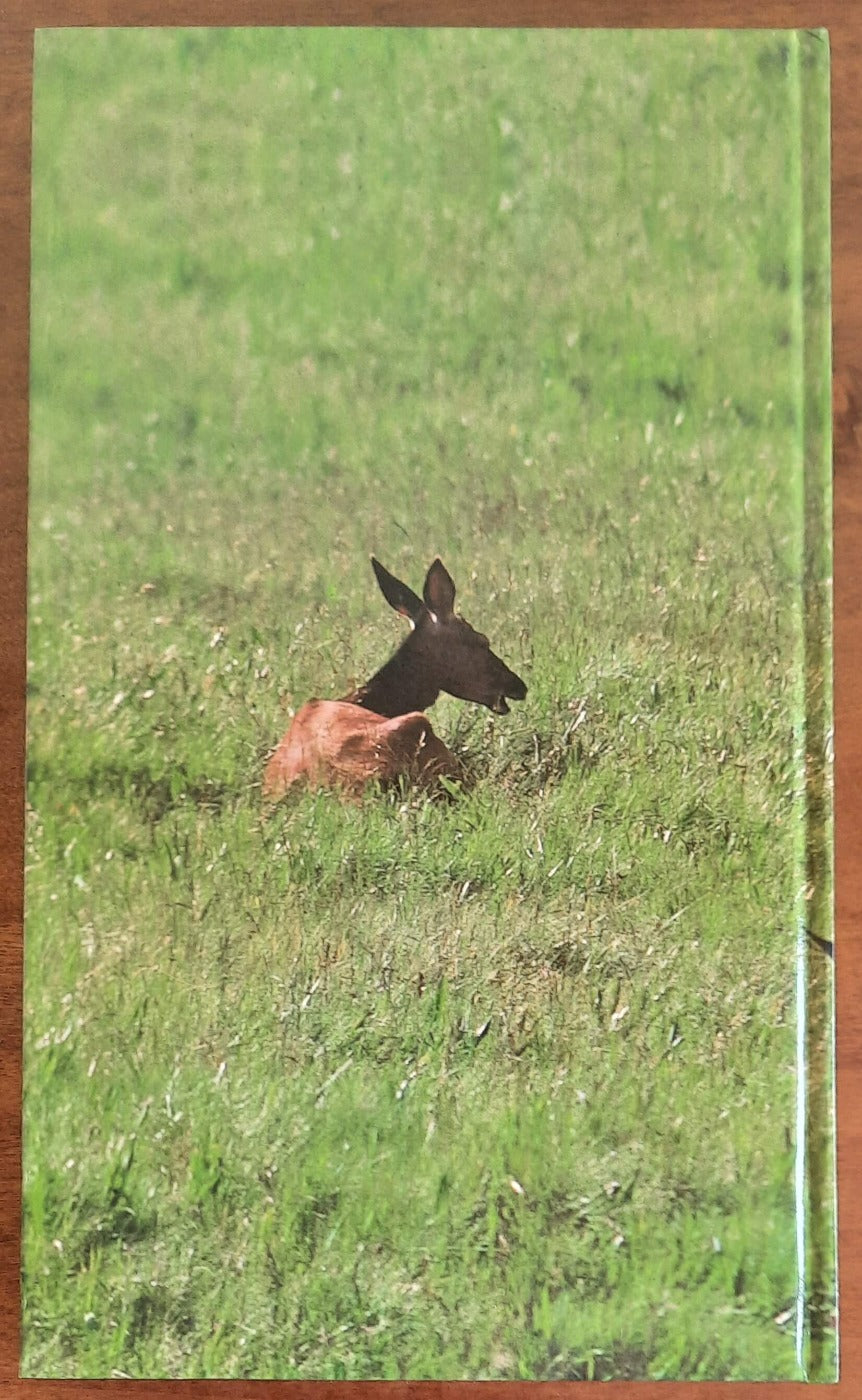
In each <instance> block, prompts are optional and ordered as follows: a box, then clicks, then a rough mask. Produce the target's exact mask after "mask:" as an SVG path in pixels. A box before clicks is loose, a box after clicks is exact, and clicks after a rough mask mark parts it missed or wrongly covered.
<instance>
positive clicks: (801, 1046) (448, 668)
mask: <svg viewBox="0 0 862 1400" xmlns="http://www.w3.org/2000/svg"><path fill="white" fill-rule="evenodd" d="M829 278H830V253H829V47H828V37H827V35H826V34H825V33H824V32H823V31H808V30H806V31H803V30H799V31H753V30H751V31H744V30H739V31H709V30H707V31H685V30H679V31H648V30H638V31H622V30H621V31H610V30H609V31H591V30H506V29H501V30H472V29H458V30H455V29H430V28H425V29H390V28H379V29H370V28H369V29H362V28H359V29H350V28H341V29H322V28H321V29H317V28H315V29H303V28H294V29H290V28H285V29H266V30H264V29H251V28H249V29H194V30H192V29H168V28H161V29H160V28H152V29H137V30H132V29H68V30H47V29H46V30H41V31H39V32H38V33H37V42H36V49H35V72H34V120H33V206H32V291H31V346H32V354H31V452H30V527H29V588H28V608H29V611H28V686H29V696H28V785H27V797H28V831H27V840H28V846H27V873H26V934H25V989H24V990H25V1027H24V1048H25V1054H24V1114H23V1118H24V1143H23V1172H24V1182H23V1186H24V1217H23V1227H22V1279H23V1283H22V1294H23V1318H22V1344H21V1345H22V1355H21V1369H22V1373H23V1374H25V1375H31V1376H51V1377H99V1376H110V1375H114V1376H116V1375H122V1376H130V1377H133V1378H139V1379H144V1378H154V1377H159V1376H171V1377H201V1376H207V1377H216V1378H230V1377H234V1378H238V1377H243V1378H258V1377H279V1378H285V1379H330V1380H347V1379H370V1378H378V1377H380V1378H404V1379H414V1378H431V1379H446V1380H459V1379H476V1378H496V1379H505V1378H518V1379H521V1380H524V1379H529V1380H548V1379H551V1380H577V1379H633V1380H637V1379H660V1378H661V1379H665V1378H667V1379H686V1380H692V1379H720V1380H738V1379H758V1380H759V1379H764V1380H776V1379H795V1380H808V1381H829V1380H834V1379H836V1376H837V1365H838V1342H837V1336H838V1332H837V1259H836V1230H835V1222H836V1193H835V1121H834V1118H835V1114H834V1085H833V1077H834V1049H833V1043H834V1011H833V1001H834V991H833V951H834V950H833V917H832V899H833V891H832V777H831V774H832V753H831V743H832V681H831V671H832V653H831V628H832V624H831V519H830V511H831V438H830V433H831V419H830V302H829ZM369 557H371V558H372V564H373V567H372V564H369Z"/></svg>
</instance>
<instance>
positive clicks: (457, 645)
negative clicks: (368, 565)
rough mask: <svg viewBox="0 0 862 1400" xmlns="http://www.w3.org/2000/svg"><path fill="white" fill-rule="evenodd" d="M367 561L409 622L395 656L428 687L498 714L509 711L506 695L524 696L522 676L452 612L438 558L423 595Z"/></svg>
mask: <svg viewBox="0 0 862 1400" xmlns="http://www.w3.org/2000/svg"><path fill="white" fill-rule="evenodd" d="M371 562H372V564H373V566H374V572H375V574H376V575H377V582H378V583H379V584H380V588H381V591H382V593H383V596H384V597H385V598H386V601H387V602H388V603H389V604H390V605H391V606H392V607H393V608H395V610H396V612H400V613H401V614H402V615H403V616H404V617H406V618H408V619H409V621H410V623H411V625H412V628H413V631H412V632H411V634H410V636H409V637H407V638H406V640H405V641H404V643H403V644H402V646H401V648H400V654H399V659H400V660H402V661H403V662H409V664H410V665H411V667H415V668H416V670H417V672H419V673H420V674H421V675H422V677H423V679H424V680H425V681H426V682H427V683H428V685H429V687H433V688H434V689H435V690H443V691H445V692H446V694H447V695H454V696H455V697H456V698H457V699H459V700H472V701H473V702H474V703H475V704H477V705H485V706H487V708H488V709H489V710H493V711H494V713H495V714H498V715H506V714H508V713H509V706H508V705H507V704H506V701H507V700H523V699H524V696H525V695H526V694H527V687H526V686H525V684H524V682H523V681H522V680H521V678H520V676H516V675H515V672H514V671H510V669H509V667H508V666H507V665H506V663H505V661H501V659H500V657H499V656H496V655H495V654H494V652H493V651H492V650H491V646H490V643H489V641H488V638H487V637H486V636H484V635H483V633H481V632H477V631H476V630H475V629H474V628H473V627H471V626H470V624H469V622H466V621H465V620H464V618H463V617H458V616H457V615H456V614H455V611H454V606H455V585H454V583H453V582H452V579H451V578H450V576H449V574H448V573H447V571H446V569H445V568H444V566H443V564H442V563H441V562H440V560H439V559H435V560H434V563H433V564H432V565H431V567H430V569H429V570H428V573H427V575H426V578H425V587H424V589H423V596H422V597H421V598H419V597H418V596H417V594H415V593H414V592H413V590H412V589H410V588H408V587H407V585H406V584H404V583H401V582H400V580H398V579H396V578H395V577H394V576H393V575H392V574H390V573H389V572H388V571H387V570H386V569H384V568H383V566H382V564H379V563H378V562H377V560H376V559H372V561H371Z"/></svg>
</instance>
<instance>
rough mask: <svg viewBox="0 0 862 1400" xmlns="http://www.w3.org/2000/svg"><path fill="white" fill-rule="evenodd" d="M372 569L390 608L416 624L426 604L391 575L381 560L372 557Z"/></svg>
mask: <svg viewBox="0 0 862 1400" xmlns="http://www.w3.org/2000/svg"><path fill="white" fill-rule="evenodd" d="M371 567H372V568H373V570H374V573H375V575H376V577H377V582H378V583H379V584H380V592H381V593H382V594H383V596H384V598H385V599H386V601H387V603H388V604H389V606H390V608H394V609H395V611H396V612H397V613H400V614H401V616H402V617H409V619H410V621H411V622H412V623H414V624H415V623H416V622H417V621H418V619H419V614H420V613H423V612H424V611H425V604H424V603H423V602H422V599H421V598H420V597H419V595H418V594H417V593H414V592H413V589H412V588H408V587H407V584H406V583H402V582H401V580H400V579H398V578H396V577H395V575H394V574H390V572H389V570H388V569H384V567H383V565H382V564H381V563H380V561H379V560H377V559H375V558H374V555H373V554H372V556H371Z"/></svg>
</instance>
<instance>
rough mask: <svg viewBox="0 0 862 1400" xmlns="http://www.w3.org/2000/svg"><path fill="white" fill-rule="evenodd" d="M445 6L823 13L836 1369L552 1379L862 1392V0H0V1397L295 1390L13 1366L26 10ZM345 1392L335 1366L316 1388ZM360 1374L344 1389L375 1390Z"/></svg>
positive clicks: (761, 1391) (598, 1390)
mask: <svg viewBox="0 0 862 1400" xmlns="http://www.w3.org/2000/svg"><path fill="white" fill-rule="evenodd" d="M327 21H338V22H341V23H352V24H357V23H365V24H367V23H399V24H400V23H406V22H411V23H439V24H489V23H494V24H511V25H514V24H537V25H551V24H553V25H582V26H589V25H594V26H597V25H598V26H606V25H612V26H614V27H627V26H655V27H683V26H698V27H707V26H755V25H756V26H758V27H769V28H802V27H813V26H821V25H823V26H826V27H827V28H828V29H829V30H830V35H831V44H832V76H833V322H834V367H835V372H834V401H835V667H836V674H835V707H836V794H837V796H836V807H837V810H836V874H837V930H836V949H837V957H836V966H837V984H838V1120H839V1134H838V1136H839V1191H840V1269H841V1359H842V1377H841V1381H840V1383H839V1385H838V1386H837V1387H835V1386H829V1387H825V1386H814V1387H808V1386H800V1385H796V1384H793V1383H789V1382H786V1383H777V1384H767V1385H756V1386H754V1385H746V1384H739V1383H737V1384H735V1385H724V1384H718V1383H701V1384H691V1383H679V1384H677V1383H668V1382H661V1383H653V1382H644V1383H639V1384H630V1383H608V1384H595V1385H586V1384H583V1385H562V1384H549V1385H544V1386H543V1387H542V1394H543V1395H546V1396H547V1395H551V1394H554V1395H562V1394H563V1393H564V1392H565V1393H567V1394H572V1395H574V1394H577V1395H582V1394H586V1393H587V1392H588V1391H589V1392H590V1393H593V1394H595V1395H597V1396H601V1397H602V1400H618V1398H619V1400H622V1397H624V1396H629V1397H641V1400H652V1398H653V1397H658V1398H659V1400H682V1397H689V1400H717V1397H719V1396H732V1397H745V1396H749V1395H752V1396H756V1397H758V1400H759V1397H763V1400H767V1398H768V1400H772V1397H789V1396H799V1397H800V1400H801V1398H802V1397H807V1398H810V1397H814V1396H817V1395H823V1396H831V1397H835V1398H836V1400H838V1397H841V1400H851V1397H853V1400H855V1397H858V1396H860V1395H862V1192H860V1190H859V1189H858V1188H857V1186H856V1179H857V1178H856V1173H857V1172H862V998H860V995H859V993H860V985H862V943H860V939H859V923H860V920H862V841H860V837H859V833H860V832H862V5H860V4H858V3H857V0H820V3H819V4H816V3H813V0H812V3H804V2H803V0H689V2H688V3H680V0H617V3H613V0H496V3H491V0H402V3H396V0H282V2H281V3H278V0H162V3H161V4H160V3H157V0H4V3H2V4H0V538H2V547H0V1397H5V1396H9V1397H10V1400H11V1397H13V1396H14V1397H25V1396H26V1397H28V1400H47V1398H48V1397H56V1396H61V1395H63V1396H66V1395H72V1394H78V1395H84V1394H87V1395H89V1394H91V1393H94V1392H97V1393H98V1394H100V1395H106V1396H114V1395H117V1396H119V1395H124V1396H130V1397H131V1396H135V1397H141V1396H143V1395H146V1396H148V1397H149V1396H179V1395H185V1396H195V1397H204V1396H211V1395H227V1396H232V1397H233V1396H236V1397H239V1396H241V1395H243V1396H244V1395H247V1394H249V1393H253V1394H254V1395H255V1396H261V1397H267V1400H268V1398H269V1397H270V1396H274V1395H293V1396H297V1395H300V1394H305V1393H306V1392H308V1391H309V1390H310V1389H312V1388H311V1387H309V1386H308V1385H306V1384H305V1383H301V1382H296V1383H292V1384H284V1385H282V1384H280V1383H274V1382H268V1383H258V1384H257V1385H256V1386H254V1387H251V1386H249V1385H248V1384H247V1383H245V1382H162V1383H160V1384H156V1383H145V1382H137V1383H130V1382H122V1381H116V1382H114V1381H105V1382H99V1383H93V1382H59V1381H44V1382H40V1381H27V1382H25V1381H20V1380H18V1379H17V1364H18V1360H17V1358H18V1348H17V1327H18V1237H19V1227H18V1220H19V1214H20V1185H19V1172H20V1133H19V1123H20V1108H21V1059H20V1024H21V944H22V933H21V917H22V855H21V848H22V813H23V743H24V643H25V629H24V617H25V547H26V466H27V376H28V360H27V314H28V273H29V239H28V233H29V225H28V217H29V215H28V201H29V158H30V91H31V55H32V38H33V26H34V25H40V26H41V25H79V24H94V25H104V24H165V23H175V24H176V23H182V24H224V25H229V24H272V23H282V24H283V23H296V24H308V23H321V22H327ZM444 1389H445V1393H446V1394H447V1395H455V1396H458V1397H461V1396H465V1397H466V1396H467V1395H468V1394H469V1395H470V1396H471V1397H477V1398H478V1397H479V1396H481V1397H483V1400H484V1397H487V1396H488V1394H489V1393H490V1392H491V1391H492V1390H493V1391H494V1393H497V1394H502V1393H505V1394H506V1396H507V1397H508V1396H515V1395H518V1394H520V1393H521V1392H522V1391H525V1390H526V1389H530V1390H532V1389H533V1387H525V1386H521V1385H518V1384H516V1383H508V1384H506V1385H493V1384H487V1383H486V1384H483V1385H478V1384H469V1385H466V1384H465V1385H460V1386H456V1387H453V1386H447V1387H445V1388H444V1387H443V1386H440V1385H438V1384H420V1383H412V1384H409V1385H408V1384H406V1383H403V1384H402V1383H392V1384H389V1385H387V1386H386V1387H385V1393H386V1394H387V1395H392V1396H396V1395H397V1396H399V1397H401V1396H406V1395H407V1394H408V1393H409V1394H410V1395H411V1396H416V1397H420V1396H421V1397H430V1396H432V1395H438V1394H441V1393H443V1392H444ZM313 1390H314V1394H316V1395H318V1396H320V1397H321V1400H323V1397H324V1396H326V1397H328V1396H334V1395H336V1394H343V1393H344V1390H345V1387H344V1386H343V1385H340V1384H337V1383H331V1382H330V1383H321V1384H319V1385H317V1386H315V1387H313ZM380 1390H381V1388H380V1387H379V1386H374V1387H372V1386H364V1385H361V1384H359V1383H357V1384H355V1385H353V1386H351V1387H350V1393H351V1394H352V1395H356V1396H360V1395H362V1394H367V1395H369V1396H370V1395H372V1394H375V1395H377V1394H379V1393H380Z"/></svg>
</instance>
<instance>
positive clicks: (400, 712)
mask: <svg viewBox="0 0 862 1400" xmlns="http://www.w3.org/2000/svg"><path fill="white" fill-rule="evenodd" d="M371 565H372V568H373V569H374V574H375V577H376V579H377V583H378V585H379V587H380V591H381V593H382V594H383V596H384V598H385V599H386V601H387V603H388V604H389V606H390V607H392V608H394V609H395V611H396V612H397V613H399V614H400V615H401V616H402V617H405V618H406V619H407V621H408V623H409V624H410V631H409V632H408V634H407V636H406V637H405V638H404V640H403V642H402V643H401V645H400V646H399V647H398V649H397V651H396V652H395V653H394V654H393V655H392V656H391V657H390V658H389V660H388V661H387V662H386V663H385V664H384V665H383V666H381V668H380V670H379V671H376V672H375V673H374V675H373V676H372V677H371V679H370V680H367V681H366V682H365V683H364V685H360V686H359V687H358V688H357V689H355V690H352V691H351V692H350V693H349V695H345V696H343V697H342V698H341V699H340V700H308V701H306V703H305V704H304V705H303V706H302V707H301V708H300V709H299V710H298V711H297V713H296V715H295V716H294V719H293V721H292V723H291V725H290V728H289V729H288V731H287V733H286V734H285V735H284V737H283V739H282V740H281V742H280V743H279V745H278V747H277V748H276V749H275V752H274V753H273V754H272V756H271V758H270V759H269V762H268V763H267V766H266V769H265V772H264V777H263V792H264V796H265V798H267V799H268V800H269V801H275V800H277V799H278V798H280V797H282V796H284V794H285V793H286V792H288V790H289V789H291V788H294V787H295V786H298V785H299V786H307V787H316V788H338V789H341V790H342V791H343V792H345V793H348V794H353V795H358V794H359V793H360V792H361V791H362V790H363V789H364V788H365V787H366V786H367V785H368V784H370V783H372V782H377V783H379V784H380V785H381V786H382V787H390V786H392V785H393V784H395V783H398V782H399V781H402V780H406V781H407V782H410V783H413V784H416V785H417V786H419V787H423V788H440V787H444V788H445V780H449V781H450V782H456V783H460V782H463V781H464V778H465V773H464V769H463V766H462V764H461V763H460V762H459V760H458V759H457V758H456V757H455V755H454V754H453V753H452V752H451V751H450V750H449V749H448V748H447V746H446V745H445V744H444V743H443V741H442V739H440V738H438V736H437V735H436V734H435V733H434V730H433V728H432V727H431V723H430V721H429V720H428V719H427V717H426V715H425V713H424V711H425V710H426V709H428V708H429V706H431V705H433V704H434V702H435V700H436V699H437V698H438V696H439V695H440V694H441V692H445V694H447V695H452V696H455V697H456V698H457V699H459V700H468V701H472V702H473V703H475V704H478V705H484V706H485V707H486V708H487V709H489V710H491V711H492V712H493V713H494V714H497V715H506V714H508V713H509V706H508V703H507V702H508V701H509V700H523V699H524V697H525V696H526V694H527V687H526V685H525V684H524V682H523V681H522V680H521V677H520V676H517V675H516V674H515V672H514V671H512V670H510V669H509V667H508V666H507V665H506V663H505V662H504V661H502V660H501V659H500V657H499V656H496V655H495V654H494V652H493V651H492V650H491V644H490V642H489V641H488V638H487V637H486V636H485V635H484V634H483V633H482V632H477V631H476V630H475V629H474V628H473V627H471V626H470V624H469V622H467V621H466V619H465V618H463V617H461V616H460V615H459V614H457V613H456V612H455V584H454V583H453V581H452V578H451V576H450V574H449V573H448V571H447V569H446V568H445V566H444V564H443V563H442V561H441V560H440V559H439V558H437V559H435V560H434V562H433V563H432V564H431V566H430V568H429V569H428V572H427V574H426V576H425V584H424V587H423V590H422V597H421V598H420V597H419V595H418V594H416V593H414V592H413V590H412V588H409V587H408V586H407V584H406V583H402V582H401V580H400V579H397V578H396V577H395V575H394V574H391V573H390V572H389V570H388V569H386V568H384V566H383V565H382V564H381V563H380V562H379V561H378V560H377V559H375V558H374V556H373V555H372V558H371Z"/></svg>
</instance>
